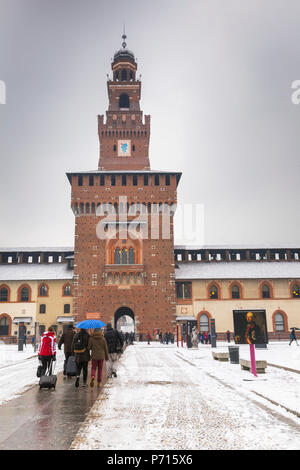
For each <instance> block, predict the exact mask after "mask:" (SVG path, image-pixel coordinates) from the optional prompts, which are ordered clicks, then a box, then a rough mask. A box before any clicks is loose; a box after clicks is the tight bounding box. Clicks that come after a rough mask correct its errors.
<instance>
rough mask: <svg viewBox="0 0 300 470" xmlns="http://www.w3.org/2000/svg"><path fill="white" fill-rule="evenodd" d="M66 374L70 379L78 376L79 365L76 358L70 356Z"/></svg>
mask: <svg viewBox="0 0 300 470" xmlns="http://www.w3.org/2000/svg"><path fill="white" fill-rule="evenodd" d="M66 373H67V376H68V377H76V376H77V365H76V361H75V356H70V357H69V359H68V362H67V368H66Z"/></svg>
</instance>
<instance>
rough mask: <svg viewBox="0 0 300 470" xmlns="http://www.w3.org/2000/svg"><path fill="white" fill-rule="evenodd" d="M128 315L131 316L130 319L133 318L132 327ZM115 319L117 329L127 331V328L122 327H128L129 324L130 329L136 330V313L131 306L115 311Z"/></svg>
mask: <svg viewBox="0 0 300 470" xmlns="http://www.w3.org/2000/svg"><path fill="white" fill-rule="evenodd" d="M126 317H129V318H130V319H132V324H131V325H132V326H131V327H130V326H129V322H128V320H127V318H126ZM114 321H115V325H114V326H115V329H117V330H123V331H124V332H126V328H122V326H123V327H126V326H127V325H128V328H127V329H128V330H130V331H132V332H134V331H135V320H134V313H133V311H132V310H131V308H129V307H120V308H118V310H117V311H116V312H115V318H114ZM128 332H129V331H128Z"/></svg>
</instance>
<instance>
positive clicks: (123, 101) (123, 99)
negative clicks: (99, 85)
mask: <svg viewBox="0 0 300 470" xmlns="http://www.w3.org/2000/svg"><path fill="white" fill-rule="evenodd" d="M119 107H120V108H129V96H128V95H127V94H126V93H122V95H120V98H119Z"/></svg>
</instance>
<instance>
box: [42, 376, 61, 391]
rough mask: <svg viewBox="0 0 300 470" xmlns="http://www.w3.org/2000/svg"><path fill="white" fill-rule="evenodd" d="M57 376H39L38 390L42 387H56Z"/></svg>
mask: <svg viewBox="0 0 300 470" xmlns="http://www.w3.org/2000/svg"><path fill="white" fill-rule="evenodd" d="M56 381H57V377H56V375H42V377H41V378H40V390H41V389H42V388H50V389H51V388H54V389H55V387H56Z"/></svg>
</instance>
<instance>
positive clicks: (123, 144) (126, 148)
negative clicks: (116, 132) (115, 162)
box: [118, 140, 131, 157]
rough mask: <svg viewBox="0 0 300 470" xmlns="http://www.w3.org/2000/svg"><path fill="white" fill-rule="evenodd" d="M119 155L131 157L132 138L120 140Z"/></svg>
mask: <svg viewBox="0 0 300 470" xmlns="http://www.w3.org/2000/svg"><path fill="white" fill-rule="evenodd" d="M118 157H131V140H118Z"/></svg>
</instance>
